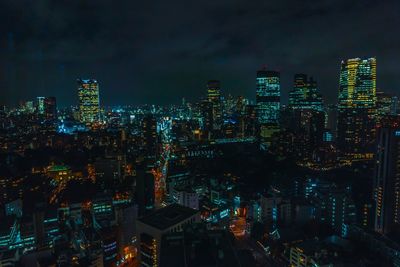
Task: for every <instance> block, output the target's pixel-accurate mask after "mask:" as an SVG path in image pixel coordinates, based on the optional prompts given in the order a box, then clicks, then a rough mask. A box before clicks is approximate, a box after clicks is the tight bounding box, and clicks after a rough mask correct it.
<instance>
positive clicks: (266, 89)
mask: <svg viewBox="0 0 400 267" xmlns="http://www.w3.org/2000/svg"><path fill="white" fill-rule="evenodd" d="M256 86H257V92H256V103H257V118H258V122H259V123H260V124H278V119H279V111H280V105H281V103H280V101H281V88H280V73H279V72H276V71H267V70H260V71H258V72H257V79H256Z"/></svg>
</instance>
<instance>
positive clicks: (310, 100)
mask: <svg viewBox="0 0 400 267" xmlns="http://www.w3.org/2000/svg"><path fill="white" fill-rule="evenodd" d="M289 107H290V108H292V109H294V110H298V109H307V110H317V111H323V101H322V96H321V94H320V93H319V92H318V90H317V82H316V81H315V80H314V79H313V78H312V77H310V78H308V77H307V75H306V74H296V75H295V76H294V85H293V89H292V90H291V91H290V92H289Z"/></svg>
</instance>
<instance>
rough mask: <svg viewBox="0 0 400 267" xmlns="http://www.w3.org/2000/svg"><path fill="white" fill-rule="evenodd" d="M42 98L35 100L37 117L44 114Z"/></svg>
mask: <svg viewBox="0 0 400 267" xmlns="http://www.w3.org/2000/svg"><path fill="white" fill-rule="evenodd" d="M44 99H45V97H44V96H38V97H37V98H36V112H37V113H38V114H39V115H43V114H44Z"/></svg>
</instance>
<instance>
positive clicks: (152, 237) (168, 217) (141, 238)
mask: <svg viewBox="0 0 400 267" xmlns="http://www.w3.org/2000/svg"><path fill="white" fill-rule="evenodd" d="M198 222H200V212H199V211H197V210H194V209H191V208H188V207H184V206H181V205H178V204H172V205H169V206H167V207H165V208H161V209H158V210H156V211H154V212H152V213H149V214H148V215H146V216H143V217H141V218H139V219H138V220H137V221H136V233H137V237H138V261H139V266H144V267H148V266H152V267H158V266H164V265H160V263H161V247H162V245H163V242H162V240H163V236H165V235H166V234H169V233H177V232H182V231H183V230H184V228H185V227H187V226H189V225H191V224H194V223H198ZM165 266H170V265H165ZM171 266H188V265H186V264H184V265H181V264H177V265H171Z"/></svg>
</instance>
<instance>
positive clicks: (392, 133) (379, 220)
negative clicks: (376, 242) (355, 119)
mask: <svg viewBox="0 0 400 267" xmlns="http://www.w3.org/2000/svg"><path fill="white" fill-rule="evenodd" d="M385 120H386V121H385V122H383V123H382V127H381V128H379V130H378V133H377V140H378V147H377V154H376V165H375V179H374V191H373V193H374V201H375V209H376V210H375V231H377V232H379V233H382V234H387V233H389V232H391V231H393V230H394V229H396V228H397V229H398V228H399V226H400V119H399V117H398V116H393V117H391V118H385Z"/></svg>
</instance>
